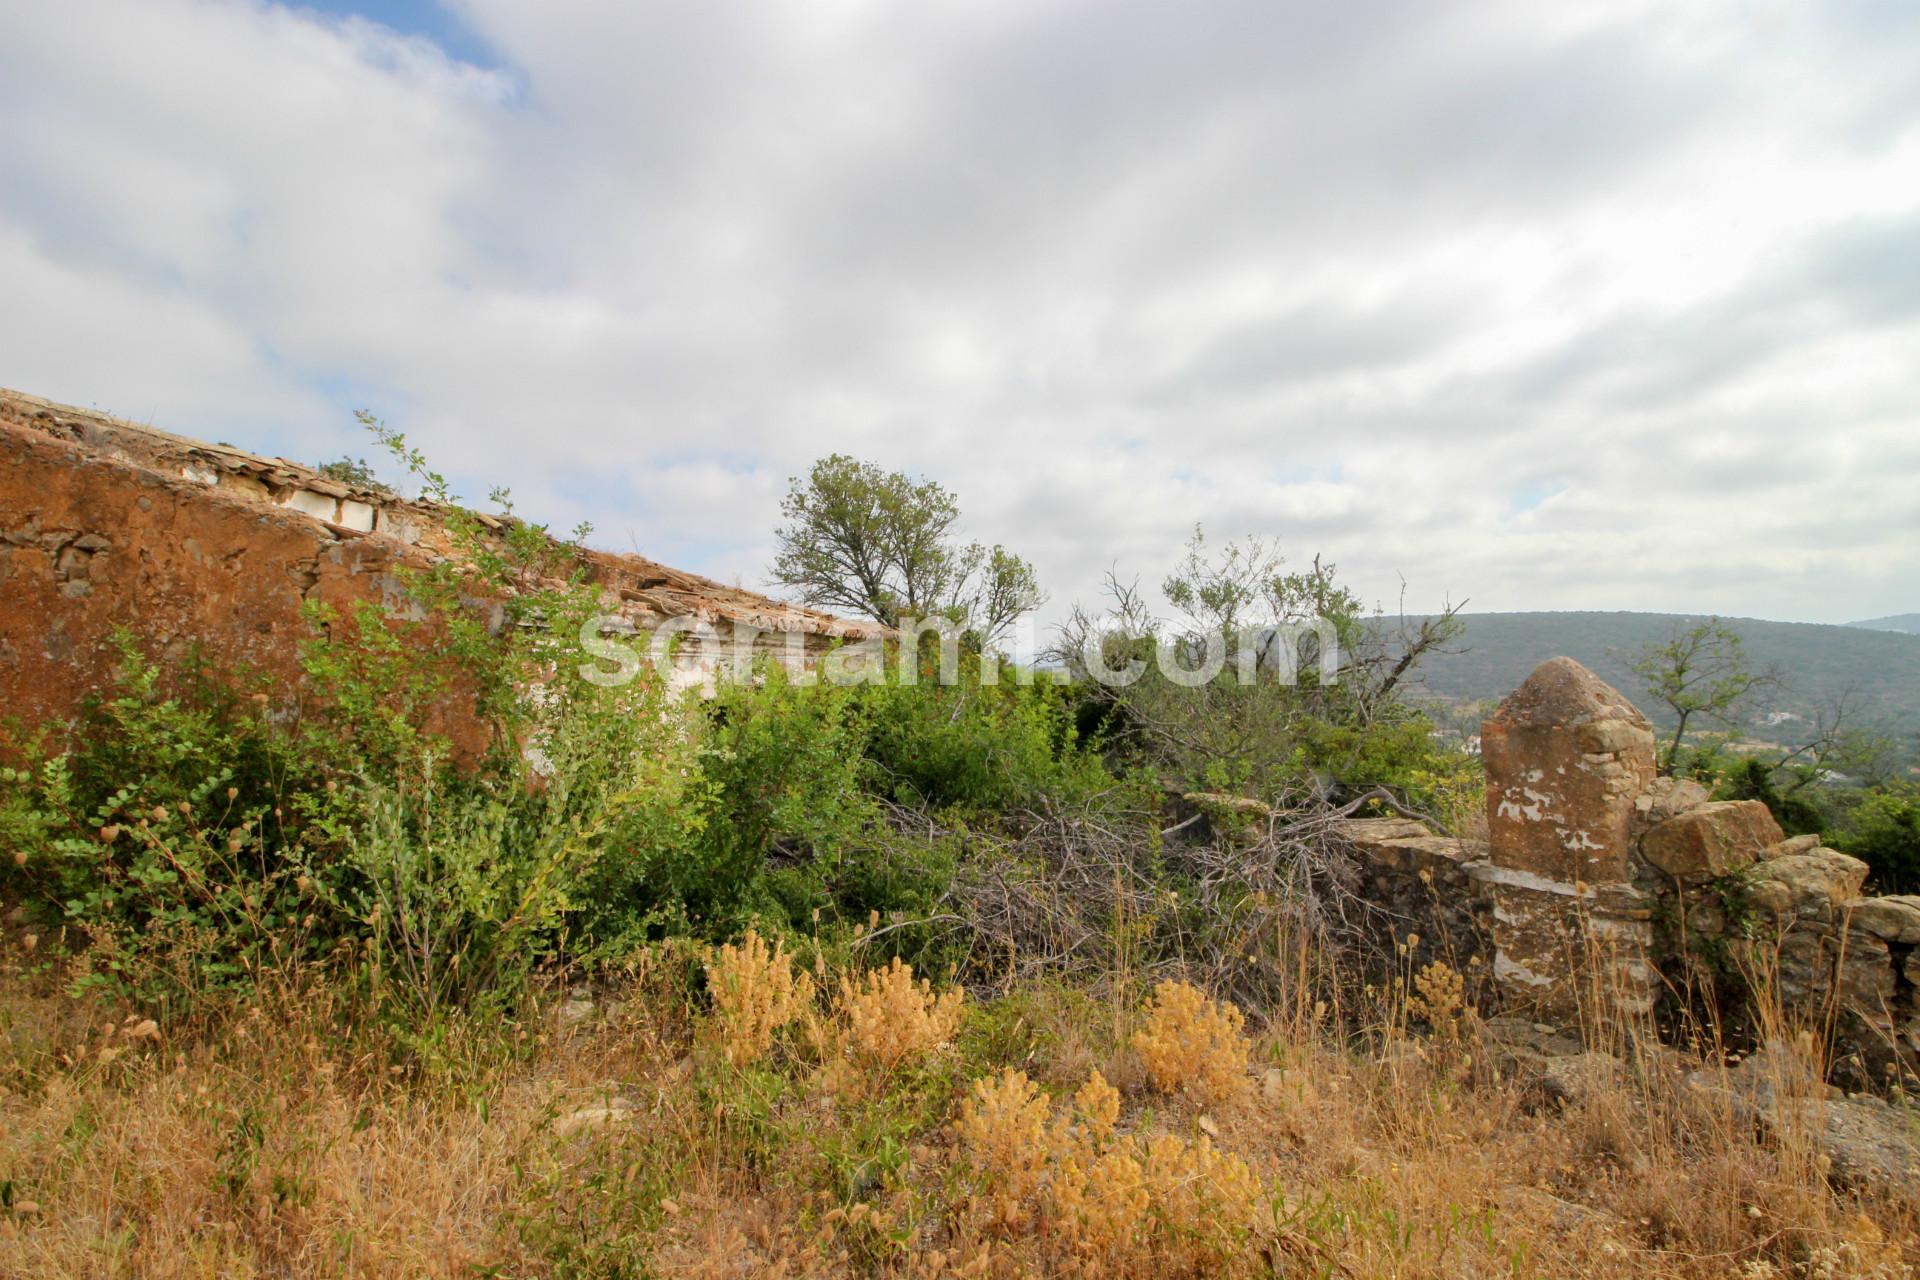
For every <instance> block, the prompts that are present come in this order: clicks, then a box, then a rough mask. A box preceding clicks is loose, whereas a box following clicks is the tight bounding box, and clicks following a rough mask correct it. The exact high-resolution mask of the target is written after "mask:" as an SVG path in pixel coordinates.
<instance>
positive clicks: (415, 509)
mask: <svg viewBox="0 0 1920 1280" xmlns="http://www.w3.org/2000/svg"><path fill="white" fill-rule="evenodd" d="M445 516H446V512H445V511H444V510H443V509H440V508H437V507H435V506H433V505H432V504H430V503H422V502H411V501H405V500H402V499H399V498H396V497H394V496H393V495H391V494H388V493H385V492H384V491H379V490H373V489H356V488H352V487H350V486H347V485H344V484H341V483H339V482H337V481H334V480H332V479H331V478H329V477H326V476H322V475H320V474H318V473H317V472H314V471H313V470H311V469H309V468H306V467H303V466H300V465H299V464H297V463H292V462H288V461H286V460H284V459H268V458H260V457H257V456H255V455H253V454H249V453H246V452H244V451H242V450H238V449H233V448H231V447H228V446H224V445H211V444H206V443H204V442H201V441H196V440H190V439H187V438H185V437H181V436H175V435H171V434H168V433H166V432H162V431H156V430H154V429H152V428H149V427H143V426H139V425H137V424H134V423H130V422H125V421H122V420H120V419H116V418H112V417H109V416H107V415H104V414H100V413H95V412H92V411H89V410H82V409H75V408H71V407H69V406H64V405H56V404H52V403H51V402H48V401H45V400H41V399H38V398H36V397H32V396H26V395H22V394H20V393H17V392H10V391H0V708H3V710H0V714H4V715H5V716H6V717H8V718H9V719H12V720H15V721H17V722H18V723H20V724H21V725H23V726H26V727H29V728H31V727H34V726H38V725H40V724H44V723H47V722H50V721H58V720H64V719H67V718H69V717H71V716H72V715H73V714H74V713H75V712H76V711H77V710H78V709H79V707H80V705H81V703H82V701H83V700H84V698H85V697H86V696H87V694H89V693H90V692H92V691H94V690H97V689H100V688H103V687H105V686H106V685H107V684H108V682H109V681H110V680H111V678H112V671H113V666H114V656H115V655H114V650H113V647H112V644H111V637H112V634H113V632H114V629H115V628H116V627H123V626H124V627H126V628H127V629H129V630H130V631H131V632H132V633H133V634H134V636H135V637H136V639H137V640H138V641H139V642H140V643H141V645H142V646H143V647H144V648H145V649H147V650H148V651H149V652H150V653H152V654H153V655H154V656H156V657H157V658H158V659H159V660H160V661H161V662H162V663H178V662H180V661H182V660H184V659H185V657H186V656H187V654H188V652H189V651H190V650H194V649H197V650H198V651H199V652H200V653H201V655H202V656H203V658H204V659H205V660H206V661H207V663H208V664H209V665H210V666H211V667H212V668H214V669H218V670H234V669H237V668H243V667H244V668H250V669H252V670H254V671H257V672H260V673H262V674H263V675H265V676H267V677H269V678H270V679H271V680H272V681H273V682H274V683H275V685H276V687H278V688H280V689H282V690H286V691H291V690H293V689H294V688H295V687H296V686H297V684H298V681H299V677H300V666H299V661H298V656H299V650H300V644H301V642H302V640H303V639H304V638H305V637H306V636H307V635H308V634H309V625H310V624H309V623H308V621H307V619H306V617H305V616H304V613H303V607H304V606H305V605H306V604H307V603H308V602H309V601H321V602H325V603H328V604H331V605H333V606H334V607H335V608H336V609H339V610H341V611H343V612H344V611H345V610H346V609H347V608H349V607H350V606H351V605H352V603H353V602H355V601H359V600H373V601H376V602H378V603H381V604H383V605H386V606H388V607H391V608H395V609H401V608H404V607H405V604H406V601H405V597H404V592H403V589H402V586H401V583H400V580H399V578H398V577H397V574H398V573H399V572H400V571H401V570H403V569H407V568H418V567H422V566H425V565H428V564H431V563H433V562H434V561H435V560H436V559H437V558H441V557H445V556H447V555H449V554H452V553H453V551H454V543H453V540H452V537H451V535H450V534H449V533H448V531H447V528H446V526H445ZM479 518H480V519H481V521H482V522H483V524H485V525H488V526H490V527H492V528H495V529H499V528H501V527H503V526H502V525H501V522H499V521H497V520H493V519H492V518H490V517H486V516H481V517H479ZM582 558H583V560H584V568H585V569H586V574H587V577H588V579H589V580H590V581H592V582H594V583H597V584H599V585H600V586H601V587H602V588H603V589H604V591H605V593H606V598H607V599H608V601H609V612H610V614H611V615H612V616H614V617H616V619H617V620H618V622H619V624H620V626H621V627H623V628H624V629H626V630H629V631H631V632H633V633H634V634H636V635H642V636H644V635H645V634H646V633H650V632H652V631H654V630H655V629H656V628H658V627H660V626H662V625H663V624H665V623H667V622H669V621H670V620H675V619H687V620H694V621H698V622H703V623H705V624H707V626H708V627H709V628H710V631H709V632H708V637H709V638H708V639H706V640H704V641H703V639H702V637H701V636H700V635H699V634H690V635H689V636H688V637H687V640H686V642H685V643H683V644H682V646H681V648H680V649H679V651H678V652H677V653H676V663H677V665H678V667H679V671H678V672H677V676H678V679H679V681H680V682H681V683H694V684H697V683H701V682H702V681H705V680H708V679H710V678H711V677H712V675H713V673H714V672H715V670H716V669H717V668H718V667H719V666H721V665H722V664H723V663H726V662H729V661H731V660H732V659H733V657H734V647H735V646H734V642H735V640H736V638H739V637H745V636H747V635H748V634H749V630H751V632H752V633H754V634H753V636H752V639H751V642H750V643H745V644H743V645H742V646H741V647H742V648H743V649H745V650H746V651H747V652H748V653H752V654H768V655H771V656H774V657H776V658H783V659H784V658H788V657H790V656H793V655H798V660H799V661H801V662H802V663H805V662H811V661H814V660H816V659H817V658H818V657H819V655H820V654H821V653H822V652H823V651H824V650H825V649H826V648H827V647H828V646H829V645H830V644H831V643H832V642H834V641H837V640H860V639H866V638H870V637H873V636H877V635H880V634H883V633H882V632H880V631H879V630H878V629H877V628H873V627H870V626H863V625H862V624H858V623H851V622H847V621H844V620H842V619H838V618H833V617H830V616H829V615H826V614H821V613H816V612H814V611H812V610H807V609H800V608H796V607H794V606H791V605H786V604H782V603H780V602H778V601H775V600H770V599H767V598H766V597H764V596H758V595H755V594H754V593H752V592H749V591H742V590H740V589H738V588H734V587H728V586H726V585H724V584H722V583H717V582H712V581H710V580H708V579H705V578H700V577H697V576H695V575H692V574H687V573H682V572H680V571H679V570H676V569H671V568H668V567H667V566H665V565H661V564H657V563H655V562H653V561H651V560H647V559H644V558H642V557H639V556H621V555H612V554H608V553H604V552H595V551H589V552H585V553H583V555H582ZM789 640H793V641H795V642H796V643H794V644H792V645H789V644H788V643H787V641H789ZM445 727H446V728H448V729H449V730H450V731H451V732H452V734H453V736H454V737H455V738H456V740H459V739H460V738H461V737H462V736H463V727H462V726H460V725H457V724H451V725H448V726H445ZM464 730H465V731H472V732H477V726H474V725H467V726H464ZM466 736H470V732H469V733H467V735H466Z"/></svg>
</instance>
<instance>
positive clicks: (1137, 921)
mask: <svg viewBox="0 0 1920 1280" xmlns="http://www.w3.org/2000/svg"><path fill="white" fill-rule="evenodd" d="M1367 800H1368V797H1360V798H1358V799H1356V800H1354V801H1352V802H1350V803H1347V804H1343V805H1333V804H1329V803H1326V802H1325V801H1323V800H1318V799H1314V798H1306V799H1303V800H1301V801H1300V802H1299V803H1296V804H1292V805H1290V806H1288V807H1284V808H1276V807H1269V806H1265V805H1256V804H1250V803H1248V802H1245V801H1241V800H1238V799H1234V798H1230V797H1213V796H1205V795H1195V796H1191V797H1185V798H1183V800H1182V803H1184V804H1186V805H1188V806H1191V807H1193V808H1194V809H1195V810H1196V812H1195V814H1194V815H1193V816H1192V817H1191V818H1188V819H1185V820H1182V821H1180V822H1177V823H1175V824H1173V825H1172V826H1170V827H1169V826H1163V825H1162V824H1163V822H1164V821H1165V819H1164V815H1162V814H1160V813H1159V812H1157V811H1149V810H1147V809H1145V808H1139V809H1130V808H1128V807H1125V806H1124V805H1121V804H1118V803H1116V801H1115V799H1114V797H1112V796H1110V795H1109V796H1100V797H1096V798H1094V799H1092V800H1090V801H1088V802H1087V803H1085V804H1084V805H1081V806H1079V807H1077V808H1075V809H1072V810H1055V811H1050V812H1044V813H1031V812H1030V813H1025V814H1022V815H1020V821H1019V822H1018V823H1017V824H1009V825H1008V826H1007V827H1005V828H1003V829H1002V830H1001V831H999V832H995V833H980V832H971V831H970V832H968V833H966V837H965V843H966V846H967V854H966V856H965V857H964V858H963V859H962V860H961V863H960V866H959V869H958V873H957V875H956V876H955V879H954V881H953V884H952V885H951V887H950V888H949V889H948V891H947V893H946V895H945V898H944V900H943V901H942V903H941V905H940V908H939V913H938V915H937V916H936V919H939V920H942V921H944V922H946V923H947V925H948V926H949V927H950V928H951V929H952V930H953V931H955V932H957V933H960V934H963V935H965V936H967V937H969V938H970V940H971V942H972V946H973V962H974V965H973V967H974V969H975V971H976V973H983V974H991V975H993V977H994V978H995V979H997V980H1000V981H1016V980H1020V979H1027V978H1032V977H1035V976H1038V975H1041V974H1049V975H1053V976H1069V977H1075V978H1080V979H1094V980H1098V979H1101V978H1103V977H1105V976H1108V975H1112V974H1115V973H1125V974H1128V975H1130V976H1132V977H1133V978H1135V979H1138V980H1142V981H1151V980H1157V979H1159V978H1162V977H1169V976H1184V977H1187V978H1189V979H1191V980H1194V981H1196V982H1199V983H1201V984H1202V985H1204V986H1206V987H1208V988H1209V989H1211V990H1214V991H1217V992H1220V993H1222V994H1226V995H1230V996H1232V997H1233V998H1234V999H1236V1000H1238V1001H1240V1002H1241V1003H1243V1004H1246V1005H1248V1006H1249V1007H1273V1006H1275V1005H1276V1004H1278V1003H1280V1002H1281V1001H1283V1000H1285V999H1288V998H1295V997H1299V996H1300V995H1301V994H1302V992H1303V991H1304V989H1305V988H1306V987H1307V986H1308V985H1309V984H1310V983H1313V982H1315V981H1317V980H1318V979H1320V978H1322V977H1324V976H1325V974H1326V973H1327V972H1328V971H1329V970H1330V969H1331V968H1332V967H1333V961H1334V960H1335V958H1336V957H1338V956H1339V955H1340V954H1341V953H1342V952H1343V951H1345V950H1346V949H1348V948H1351V947H1353V946H1354V945H1356V944H1358V943H1361V942H1362V941H1364V940H1366V939H1367V938H1369V937H1371V936H1375V935H1377V934H1378V933H1379V932H1380V930H1379V927H1378V926H1379V921H1378V919H1377V908H1374V907H1372V906H1370V905H1369V904H1368V903H1367V902H1366V901H1365V900H1364V899H1363V898H1362V897H1361V896H1360V895H1359V893H1358V886H1357V878H1358V877H1357V873H1356V869H1355V867H1354V864H1353V862H1352V860H1351V858H1350V856H1349V855H1348V854H1346V853H1345V852H1343V851H1342V848H1341V844H1340V841H1339V839H1338V838H1337V835H1336V824H1337V823H1339V822H1340V821H1341V820H1342V819H1345V818H1348V817H1350V816H1352V814H1353V813H1354V812H1355V811H1356V810H1357V809H1359V808H1360V807H1361V805H1363V804H1364V803H1366V802H1367ZM895 820H896V822H897V823H899V824H900V825H902V826H911V827H915V828H918V829H919V832H920V833H921V834H924V835H929V836H931V835H934V834H946V833H943V832H939V831H938V829H937V828H936V826H935V824H934V820H933V819H931V818H930V817H928V816H927V815H926V814H924V813H922V812H920V811H917V810H900V811H898V812H897V813H896V814H895Z"/></svg>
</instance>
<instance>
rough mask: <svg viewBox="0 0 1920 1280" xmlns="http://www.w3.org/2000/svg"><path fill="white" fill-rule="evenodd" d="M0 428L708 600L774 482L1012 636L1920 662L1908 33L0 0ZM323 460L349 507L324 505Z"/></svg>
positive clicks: (874, 5)
mask: <svg viewBox="0 0 1920 1280" xmlns="http://www.w3.org/2000/svg"><path fill="white" fill-rule="evenodd" d="M0 24H3V25H0V34H3V35H4V38H3V39H0V173H4V174H5V175H6V177H5V180H4V181H0V299H3V300H4V301H3V302H0V385H6V386H11V387H14V388H17V389H20V390H25V391H30V392H33V393H36V394H40V395H45V396H49V397H52V398H54V399H57V400H63V401H66V402H69V403H75V404H81V405H90V406H96V407H99V408H103V409H107V410H110V411H113V412H116V413H120V414H123V415H126V416H129V417H133V418H136V419H138V420H142V421H149V422H152V423H154V424H156V425H158V426H162V427H165V428H167V429H170V430H174V431H179V432H182V433H185V434H189V435H197V436H202V437H205V438H209V439H219V440H225V441H229V442H231V443H234V444H238V445H241V446H243V447H247V448H251V449H255V450H257V451H261V452H266V453H272V454H281V455H284V456H287V457H292V458H297V459H302V460H305V461H310V462H312V461H322V460H327V459H331V458H337V457H339V456H341V455H343V454H349V453H350V454H353V455H355V456H360V455H371V452H372V446H371V445H370V443H369V442H368V441H367V440H366V439H365V438H364V436H363V434H362V433H361V432H360V430H359V428H358V427H357V426H356V424H355V423H354V420H353V416H352V411H353V410H355V409H357V408H366V409H370V410H372V411H374V412H375V413H377V414H379V415H380V416H381V417H383V418H385V419H386V420H387V421H388V422H389V423H390V424H392V425H393V426H394V427H397V428H399V429H400V430H402V431H403V432H405V433H406V434H407V435H408V437H409V438H410V439H411V440H413V441H414V442H415V443H417V444H419V445H422V446H424V447H425V448H426V449H427V451H428V452H429V454H430V455H431V456H432V457H433V458H434V459H435V461H436V462H437V463H438V464H439V466H440V468H441V469H442V470H444V471H446V472H448V473H449V474H450V475H451V476H452V477H453V478H454V479H455V481H456V488H457V489H459V490H460V491H461V492H463V493H466V494H468V495H470V496H474V497H478V496H479V495H483V494H485V493H486V492H487V491H488V490H489V489H490V488H491V487H492V486H494V485H496V484H502V483H504V484H508V485H510V486H511V487H512V489H513V492H514V495H515V499H516V502H517V506H518V510H519V511H520V512H521V513H523V514H525V515H528V516H530V517H532V518H535V519H538V520H543V521H547V522H550V523H551V524H552V525H554V526H555V527H556V528H560V529H565V528H570V527H572V526H573V525H574V524H575V523H576V522H577V521H580V520H583V519H585V520H591V521H592V522H593V524H594V525H595V528H596V532H595V534H594V536H593V541H595V542H596V543H598V544H600V545H603V546H606V547H609V548H611V549H614V550H621V551H638V552H640V553H642V554H645V555H649V556H652V557H654V558H656V559H659V560H663V561H665V562H667V563H670V564H674V565H676V566H679V567H681V568H686V569H691V570H695V571H698V572H703V573H707V574H710V575H712V576H715V577H718V578H721V579H723V580H726V581H729V582H737V583H740V584H742V585H745V586H749V587H755V588H764V587H765V586H766V585H767V584H766V566H767V565H768V563H769V562H770V560H771V558H772V551H773V545H774V530H775V528H776V527H777V525H778V523H779V502H780V498H781V495H782V494H783V493H784V492H785V490H786V488H787V484H788V482H789V479H790V477H792V476H794V475H796V474H800V473H802V472H804V471H805V470H806V468H807V467H808V466H809V465H810V463H811V462H812V461H813V460H814V459H815V458H818V457H820V456H822V455H825V454H827V453H831V452H836V451H838V452H846V453H851V454H854V455H856V456H859V457H861V458H866V459H871V460H873V461H876V462H879V463H881V464H883V465H885V466H886V467H889V468H900V469H904V470H908V471H910V472H913V473H915V474H919V475H925V476H928V477H931V478H933V479H936V480H938V481H940V482H941V483H943V484H945V485H946V486H947V487H948V488H949V489H951V490H952V491H953V492H954V493H955V494H956V495H957V496H958V498H959V501H960V505H961V507H962V510H963V511H964V513H965V524H966V532H967V533H968V535H969V536H971V537H977V538H979V539H982V540H984V541H987V542H998V543H1003V544H1005V545H1006V546H1008V547H1009V548H1010V549H1012V550H1014V551H1016V552H1018V553H1019V554H1022V555H1024V556H1026V557H1027V558H1028V559H1030V560H1031V561H1032V562H1033V563H1034V565H1035V567H1036V568H1037V570H1038V572H1039V575H1040V577H1041V580H1042V582H1043V584H1044V585H1045V586H1046V587H1047V589H1048V590H1049V592H1050V595H1051V602H1050V604H1049V606H1048V608H1047V611H1046V617H1047V619H1049V620H1051V619H1053V618H1057V617H1058V616H1060V614H1062V613H1063V612H1064V610H1065V608H1066V607H1067V606H1068V605H1070V604H1071V603H1072V602H1074V601H1076V600H1079V601H1086V602H1092V601H1093V600H1094V599H1095V598H1096V596H1097V593H1098V591H1099V588H1100V583H1101V581H1102V579H1103V577H1104V575H1105V574H1106V573H1107V572H1108V571H1109V570H1117V571H1118V572H1119V573H1120V574H1121V575H1122V576H1123V577H1127V578H1132V577H1134V576H1136V575H1137V576H1138V577H1139V578H1140V579H1141V580H1142V581H1143V582H1145V583H1147V584H1148V585H1150V586H1151V585H1152V584H1156V583H1157V582H1158V581H1159V580H1160V578H1161V577H1162V576H1163V575H1164V573H1165V572H1166V570H1167V569H1169V568H1170V567H1171V566H1172V565H1173V564H1174V562H1175V561H1176V560H1177V558H1178V557H1179V554H1180V549H1181V546H1182V544H1183V543H1184V541H1185V539H1186V538H1187V536H1188V535H1189V534H1190V533H1191V531H1192V530H1193V528H1194V526H1195V525H1196V524H1198V525H1201V526H1203V527H1204V529H1205V530H1206V533H1207V535H1208V538H1209V539H1210V540H1211V541H1216V542H1217V541H1219V540H1223V539H1226V538H1230V537H1237V536H1244V535H1249V534H1254V535H1260V536H1263V537H1270V538H1274V539H1277V540H1278V541H1279V543H1280V545H1281V547H1282V550H1283V552H1284V553H1285V554H1286V555H1287V556H1288V557H1289V559H1290V560H1292V561H1294V562H1296V563H1304V562H1306V561H1309V560H1311V559H1312V558H1313V557H1314V556H1315V555H1316V554H1318V555H1321V556H1323V557H1324V558H1325V559H1327V560H1330V561H1332V562H1334V563H1336V564H1337V565H1338V566H1339V569H1340V571H1341V574H1342V576H1343V577H1345V578H1346V579H1347V580H1348V581H1349V582H1351V583H1352V584H1353V585H1354V586H1355V587H1356V588H1357V589H1358V590H1359V591H1360V592H1361V593H1362V594H1363V595H1364V596H1365V597H1366V598H1367V599H1369V600H1371V601H1374V602H1377V603H1379V604H1381V605H1383V606H1384V607H1386V608H1388V609H1389V610H1392V609H1395V608H1398V607H1401V605H1402V603H1403V602H1404V605H1405V607H1406V608H1407V609H1409V610H1412V611H1424V610H1428V609H1432V608H1435V607H1438V606H1439V605H1440V604H1441V603H1442V602H1453V603H1458V602H1460V601H1463V600H1465V601H1467V602H1468V608H1469V609H1470V610H1474V611H1480V610H1508V609H1567V608H1587V609H1651V610H1661V611H1673V612H1686V613H1706V612H1716V613H1722V614H1728V615H1738V616H1755V617H1767V618H1779V619H1786V620H1796V621H1823V622H1839V621H1847V620H1850V619H1855V618H1864V617H1872V616H1877V615H1883V614H1891V613H1902V612H1909V611H1913V610H1916V609H1920V6H1916V5H1913V4H1911V3H1909V2H1908V0H1827V2H1826V3H1822V4H1818V5H1811V4H1803V3H1774V2H1768V0H1748V2H1743V3H1731V2H1728V3H1720V2H1716V0H1700V2H1698V3H1688V4H1684V5H1675V4H1671V3H1638V2H1636V0H1605V2H1604V3H1601V2H1589V0H1554V3H1552V4H1541V3H1538V0H1524V2H1522V0H1515V2H1501V0H1473V2H1471V3H1465V2H1463V3H1450V2H1448V0H1377V2H1376V0H1355V2H1353V3H1343V4H1337V5H1335V4H1324V3H1318V2H1315V3H1304V2H1299V0H1195V2H1194V3H1180V4H1172V3H1157V2H1156V3H1144V2H1123V0H1101V2H1100V3H1093V2H1091V0H1088V2H1083V3H1062V2H1059V0H916V2H915V3H911V4H903V3H898V2H897V0H896V2H893V3H885V2H882V0H807V2H806V3H803V4H796V3H793V2H792V0H765V2H760V0H685V2H676V3H657V2H654V0H618V2H617V0H540V3H533V2H531V0H443V2H441V3H435V2H434V0H406V2H398V0H396V2H394V3H374V2H372V0H368V2H366V3H348V2H344V0H336V2H330V3H326V4H317V5H287V4H281V3H269V2H267V0H63V2H62V3H59V4H48V3H42V2H41V0H0ZM370 460H375V459H372V458H371V457H370Z"/></svg>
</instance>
